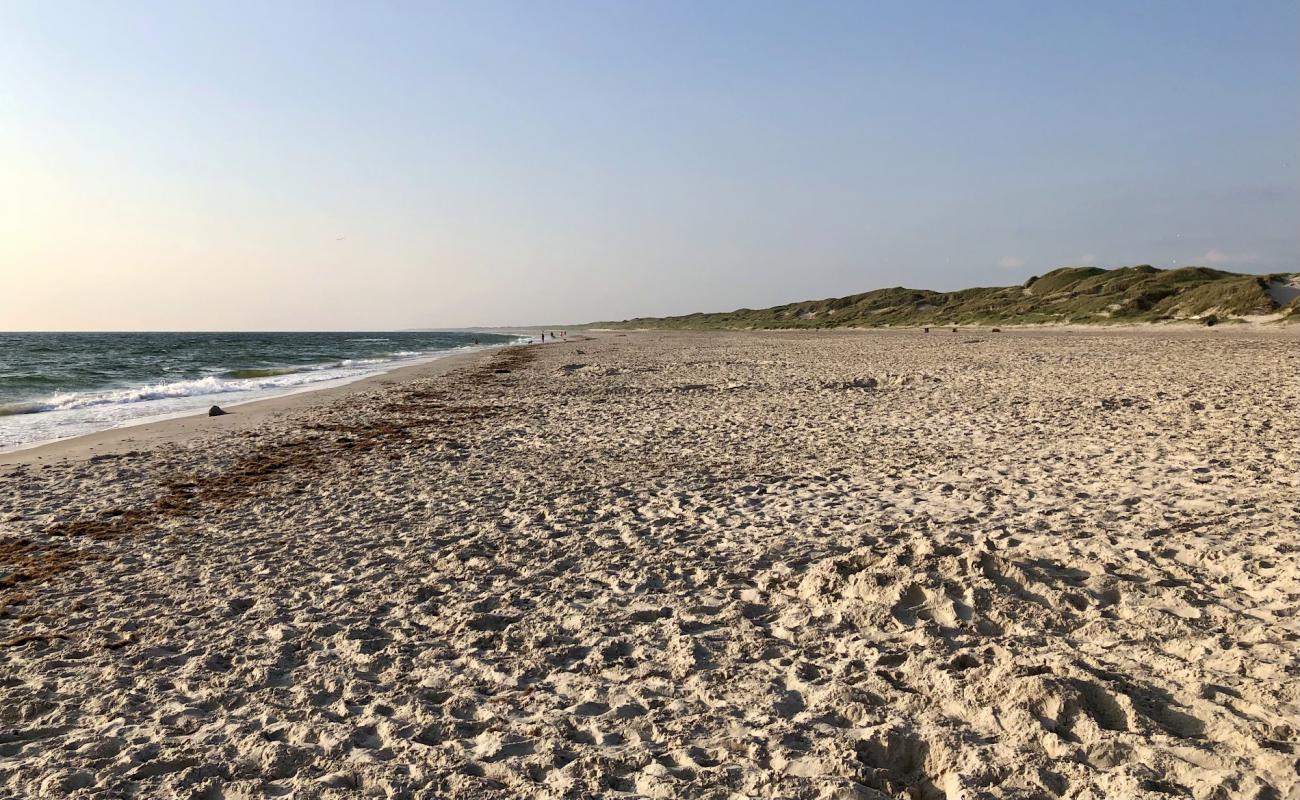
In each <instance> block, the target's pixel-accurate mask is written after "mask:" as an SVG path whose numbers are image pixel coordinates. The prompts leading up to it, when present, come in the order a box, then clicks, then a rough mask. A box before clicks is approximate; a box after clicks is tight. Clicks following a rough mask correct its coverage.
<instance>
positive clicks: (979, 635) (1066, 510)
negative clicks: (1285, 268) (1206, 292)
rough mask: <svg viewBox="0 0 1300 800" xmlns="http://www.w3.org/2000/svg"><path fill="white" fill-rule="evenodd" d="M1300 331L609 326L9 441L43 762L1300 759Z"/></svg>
mask: <svg viewBox="0 0 1300 800" xmlns="http://www.w3.org/2000/svg"><path fill="white" fill-rule="evenodd" d="M1298 359H1300V348H1297V347H1296V339H1295V338H1294V337H1288V336H1284V335H1279V334H1268V335H1266V334H1261V333H1253V334H1251V333H1229V332H1223V331H1221V330H1217V329H1216V330H1206V331H1195V332H1179V331H1173V330H1163V331H1155V332H1132V331H1130V332H1118V331H1110V332H1107V331H1098V332H1077V331H1075V332H1071V331H1053V332H1047V331H1031V330H1025V331H1017V332H1011V333H1002V334H991V333H984V332H962V333H956V334H953V333H948V332H947V331H945V332H944V333H942V334H939V333H935V334H929V335H926V334H922V333H920V332H901V331H898V332H877V333H860V332H795V333H791V332H783V333H751V334H738V333H716V334H708V333H697V334H685V333H642V334H629V335H615V334H609V335H605V336H601V337H599V338H596V339H594V340H591V341H584V342H573V343H562V344H555V345H546V346H540V347H519V348H510V349H506V350H502V351H497V352H495V353H490V354H482V355H479V356H477V357H475V358H472V359H466V360H464V361H460V362H457V363H456V364H454V365H452V367H451V368H447V367H446V366H444V367H441V368H439V369H440V370H441V372H442V373H443V374H436V375H435V374H421V373H419V372H418V371H417V372H414V373H411V374H406V375H402V376H398V377H395V378H392V379H389V380H387V381H386V382H384V383H369V384H364V385H361V386H356V387H354V388H353V389H352V390H349V391H340V392H337V393H335V394H332V395H328V396H322V397H319V398H316V400H315V402H307V401H304V400H296V401H295V405H293V406H292V407H285V408H281V409H279V410H278V411H277V412H276V413H275V414H268V415H265V416H264V417H262V418H261V419H259V420H254V421H246V422H245V423H243V424H239V425H237V426H234V427H222V426H223V425H228V423H227V422H223V420H225V418H217V419H215V420H213V421H211V422H207V421H199V420H191V424H189V425H188V426H187V427H186V429H185V430H183V431H179V430H177V431H173V432H172V433H173V434H174V435H170V434H169V435H158V436H152V437H150V436H148V435H145V434H147V432H142V434H141V437H140V438H139V439H138V440H137V441H136V442H135V443H134V444H131V443H125V442H122V441H117V442H116V443H115V444H114V445H113V446H112V447H102V448H101V449H100V450H98V451H96V453H95V454H94V457H93V458H92V457H90V456H91V453H90V452H89V451H87V450H81V451H78V450H77V449H76V448H75V446H72V447H64V449H62V450H60V451H58V452H57V453H53V452H50V453H47V454H45V455H36V454H29V456H28V457H27V458H26V459H25V460H24V459H11V463H8V464H6V465H4V466H0V665H2V668H0V676H2V680H0V794H3V795H6V796H33V797H77V796H83V797H91V796H104V795H107V796H139V797H146V796H147V797H165V796H178V797H195V798H211V797H228V798H229V797H262V796H275V795H285V794H288V793H291V792H292V793H293V796H295V797H345V796H354V795H368V796H381V797H382V796H389V797H475V798H480V797H481V798H514V797H537V798H564V797H583V796H593V797H594V796H601V797H605V796H610V797H619V796H625V797H711V798H731V797H771V798H777V797H780V798H832V797H844V798H904V797H906V798H1012V797H1016V798H1020V797H1149V798H1168V797H1170V796H1190V797H1197V798H1230V797H1247V798H1277V797H1281V798H1294V797H1300V783H1298V781H1300V778H1298V776H1297V765H1298V764H1300V749H1298V748H1297V744H1296V742H1297V730H1296V720H1297V719H1300V680H1298V679H1297V672H1296V664H1297V658H1298V657H1300V622H1298V621H1297V617H1296V614H1295V609H1296V605H1297V602H1298V601H1300V563H1297V561H1298V559H1300V524H1297V523H1298V520H1297V517H1296V511H1295V498H1296V496H1297V489H1298V488H1300V485H1298V483H1300V481H1298V479H1297V477H1296V476H1297V474H1300V464H1298V463H1297V460H1298V458H1297V449H1296V442H1297V440H1300V383H1298V382H1297V381H1296V375H1297V369H1298V368H1300V360H1298Z"/></svg>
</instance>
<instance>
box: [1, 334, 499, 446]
mask: <svg viewBox="0 0 1300 800" xmlns="http://www.w3.org/2000/svg"><path fill="white" fill-rule="evenodd" d="M517 338H518V337H515V336H510V335H505V334H491V333H460V332H424V331H402V332H391V333H0V450H8V449H13V448H17V447H24V446H28V445H32V444H36V443H39V442H46V441H52V440H55V439H63V438H66V437H69V436H80V435H82V434H85V433H91V432H94V431H99V430H105V429H107V428H114V427H118V426H120V425H126V424H131V423H133V422H140V421H143V420H146V419H151V418H158V417H165V416H176V415H180V414H185V413H191V412H194V411H200V410H204V409H207V408H208V407H209V406H211V405H214V404H217V405H221V406H227V405H233V404H235V403H242V402H246V401H248V400H258V399H261V398H265V397H271V396H274V395H280V394H288V393H292V392H296V391H303V390H307V389H315V388H323V387H326V386H330V385H337V384H340V383H346V382H348V381H352V380H356V379H358V378H363V377H365V376H367V375H373V374H376V373H380V372H386V371H388V370H390V369H395V368H397V367H402V366H406V365H409V364H415V363H419V362H421V361H427V360H430V359H433V358H437V357H439V356H443V355H447V354H450V353H452V352H456V351H462V350H467V349H474V348H481V347H491V346H496V345H502V344H508V343H510V342H512V341H515V340H516V339H517Z"/></svg>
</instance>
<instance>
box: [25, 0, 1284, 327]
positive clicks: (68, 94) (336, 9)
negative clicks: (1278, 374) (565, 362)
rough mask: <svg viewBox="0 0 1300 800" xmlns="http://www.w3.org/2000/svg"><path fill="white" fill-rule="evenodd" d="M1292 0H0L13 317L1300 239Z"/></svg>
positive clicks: (407, 305)
mask: <svg viewBox="0 0 1300 800" xmlns="http://www.w3.org/2000/svg"><path fill="white" fill-rule="evenodd" d="M1298 143H1300V5H1298V4H1296V3H1294V2H1288V1H1286V0H1279V1H1277V2H1273V1H1271V0H1262V1H1261V2H1254V3H1249V4H1230V3H1202V2H1149V3H1143V4H1138V5H1135V4H1129V3H1093V4H1063V3H1062V4H1040V3H1028V2H1024V3H987V4H984V3H982V4H955V3H954V4H943V5H942V7H941V6H939V5H931V6H927V7H925V8H922V7H919V6H914V5H912V4H888V5H886V4H861V3H832V2H827V3H819V4H814V5H807V4H793V3H787V4H778V3H768V2H754V3H720V2H701V3H695V2H691V3H669V2H664V3H644V4H636V3H572V2H554V3H495V2H483V3H477V2H476V3H464V4H449V3H448V4H443V3H415V2H394V3H385V4H347V3H341V2H320V3H306V2H282V3H274V4H260V3H247V2H231V3H220V4H211V3H208V4H200V3H191V2H177V3H161V2H135V3H105V4H91V3H72V2H7V3H4V4H2V5H0V330H28V329H30V330H379V329H399V328H436V327H465V326H492V325H511V324H516V325H524V324H548V323H555V324H562V323H570V324H572V323H580V322H587V321H594V320H599V319H620V318H626V317H632V316H645V315H655V316H658V315H665V314H679V313H688V312H692V311H717V310H728V309H734V308H738V307H752V308H759V307H765V306H770V305H774V304H777V303H782V302H789V301H795V300H803V299H810V298H822V297H829V296H838V295H844V294H850V293H854V292H860V291H866V290H869V289H874V288H880V287H884V286H895V285H905V286H912V287H917V288H933V289H955V288H961V287H965V286H973V285H1005V284H1011V283H1017V282H1020V281H1023V280H1024V279H1025V278H1026V277H1027V276H1029V275H1031V274H1041V273H1042V272H1045V271H1047V270H1049V269H1052V268H1054V267H1057V266H1064V265H1080V264H1098V265H1102V266H1118V265H1126V264H1140V263H1150V264H1153V265H1156V266H1160V267H1169V266H1180V265H1186V264H1200V265H1205V266H1212V267H1219V268H1224V269H1233V270H1238V271H1245V272H1269V271H1294V270H1297V269H1300V233H1298V232H1297V231H1298V230H1300V225H1297V222H1300V165H1298V162H1297V156H1298V155H1300V154H1298V153H1297V147H1300V144H1298Z"/></svg>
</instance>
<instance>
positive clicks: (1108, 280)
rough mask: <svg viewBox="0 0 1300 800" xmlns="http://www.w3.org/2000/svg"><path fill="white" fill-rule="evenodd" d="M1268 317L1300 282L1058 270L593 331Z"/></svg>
mask: <svg viewBox="0 0 1300 800" xmlns="http://www.w3.org/2000/svg"><path fill="white" fill-rule="evenodd" d="M1248 317H1250V318H1259V317H1266V318H1267V319H1268V320H1269V321H1276V322H1297V321H1300V280H1298V279H1297V273H1277V274H1272V275H1245V274H1241V273H1236V272H1225V271H1222V270H1217V269H1210V268H1208V267H1182V268H1180V269H1156V268H1155V267H1152V266H1149V265H1146V264H1143V265H1141V266H1136V267H1121V268H1118V269H1101V268H1099V267H1062V268H1061V269H1056V270H1052V271H1051V272H1049V273H1047V274H1046V275H1043V276H1041V277H1038V276H1035V277H1033V278H1030V279H1029V280H1027V281H1025V282H1024V283H1023V284H1021V285H1019V286H995V287H987V288H976V289H962V290H959V291H955V292H935V291H930V290H928V289H904V288H902V287H896V288H893V289H876V290H875V291H871V292H864V293H862V294H855V295H849V296H848V297H837V298H830V299H826V300H808V301H805V302H802V303H788V304H786V305H781V306H773V307H772V308H764V309H759V310H754V309H748V308H741V309H737V310H736V311H727V312H717V313H697V314H686V315H684V316H678V317H640V318H637V319H627V320H621V321H617V322H612V321H611V322H597V323H593V324H591V325H589V326H586V327H591V328H621V329H636V328H683V329H728V330H746V329H765V328H841V327H843V328H863V327H873V328H874V327H887V326H918V325H935V326H942V325H1017V324H1019V325H1027V324H1052V323H1056V324H1066V323H1072V324H1105V323H1109V324H1117V323H1135V322H1174V321H1184V322H1186V321H1192V322H1199V323H1202V324H1206V325H1215V324H1219V323H1225V322H1240V321H1243V320H1244V319H1245V318H1248Z"/></svg>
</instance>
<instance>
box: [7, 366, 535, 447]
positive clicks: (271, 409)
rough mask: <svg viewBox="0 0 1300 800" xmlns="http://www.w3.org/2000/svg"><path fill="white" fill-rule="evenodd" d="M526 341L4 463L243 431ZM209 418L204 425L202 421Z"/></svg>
mask: <svg viewBox="0 0 1300 800" xmlns="http://www.w3.org/2000/svg"><path fill="white" fill-rule="evenodd" d="M527 346H528V345H504V344H503V345H496V346H488V347H484V348H482V349H480V350H474V351H471V352H461V353H457V352H452V353H450V354H449V355H445V356H438V357H435V358H432V359H429V360H428V361H422V362H420V363H418V364H408V365H405V366H401V367H397V368H395V369H392V370H389V371H386V372H377V373H375V374H373V375H365V376H362V377H360V378H357V379H355V380H350V381H347V382H345V383H339V384H334V385H331V386H321V387H316V388H311V387H309V388H305V389H299V390H297V391H292V392H287V393H285V394H278V395H274V396H272V397H264V398H260V399H257V400H249V401H246V402H242V403H237V404H233V405H230V406H222V410H223V411H226V412H227V413H226V414H224V415H222V416H219V417H209V416H208V412H207V411H206V410H201V411H194V412H186V413H182V414H178V415H175V416H167V417H163V418H161V419H159V418H157V417H152V418H150V417H145V418H142V419H141V421H139V422H132V423H127V424H124V425H119V426H117V427H115V428H108V429H107V430H102V431H94V432H91V433H85V434H81V435H79V436H69V437H68V438H66V439H54V440H52V441H46V442H39V443H36V444H32V445H22V446H19V447H18V448H16V449H11V450H5V451H0V467H14V466H18V465H21V464H32V463H37V462H42V463H51V462H54V461H68V460H73V461H75V460H82V459H88V458H91V457H93V456H102V455H110V454H116V453H121V452H126V451H129V450H136V449H139V448H141V447H148V446H153V445H158V444H164V443H172V442H178V441H182V440H185V439H189V438H192V437H196V436H201V435H204V434H210V433H216V432H220V431H240V430H247V429H249V428H252V427H255V426H257V425H259V424H260V423H262V422H263V421H265V420H267V419H269V418H271V417H274V416H277V415H281V414H287V413H290V412H293V411H295V410H298V409H302V408H308V407H311V406H314V405H317V404H320V403H324V402H328V401H330V400H335V399H337V398H339V397H343V396H345V395H348V394H351V393H354V392H359V391H365V390H367V389H374V388H378V387H381V386H390V385H397V384H400V383H404V382H407V381H410V380H416V379H419V378H426V377H434V376H437V375H443V374H445V373H447V372H449V371H451V370H453V369H457V368H459V367H462V366H465V365H468V364H472V363H473V362H474V361H476V360H477V359H479V358H486V357H488V356H490V355H491V354H492V353H495V352H497V351H499V350H500V349H501V348H502V347H527ZM205 420H206V421H209V422H208V423H206V424H205V422H204V421H205Z"/></svg>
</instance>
